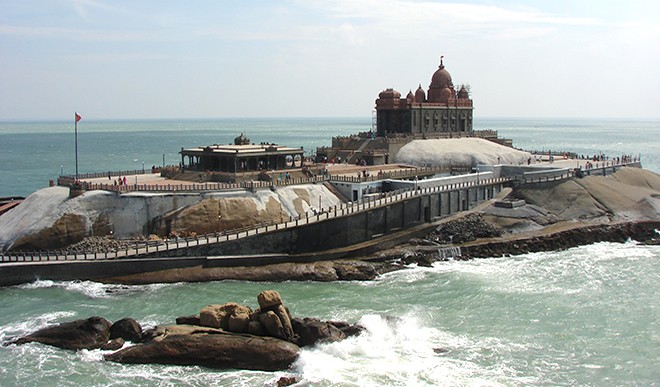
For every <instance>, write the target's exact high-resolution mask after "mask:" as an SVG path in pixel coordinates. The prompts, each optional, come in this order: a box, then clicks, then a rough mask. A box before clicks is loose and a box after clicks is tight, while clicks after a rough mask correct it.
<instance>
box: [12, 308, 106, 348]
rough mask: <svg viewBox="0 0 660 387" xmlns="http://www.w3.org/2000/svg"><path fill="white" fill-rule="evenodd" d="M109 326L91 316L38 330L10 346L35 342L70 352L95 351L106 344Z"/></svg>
mask: <svg viewBox="0 0 660 387" xmlns="http://www.w3.org/2000/svg"><path fill="white" fill-rule="evenodd" d="M110 326H111V324H110V321H108V320H106V319H104V318H103V317H98V316H93V317H90V318H88V319H85V320H76V321H71V322H66V323H61V324H58V325H55V326H52V327H48V328H44V329H40V330H38V331H36V332H33V333H31V334H29V335H27V336H23V337H21V338H19V339H17V340H15V341H13V342H11V343H10V344H17V345H21V344H27V343H34V342H36V343H42V344H47V345H52V346H54V347H58V348H64V349H70V350H79V349H97V348H101V346H103V345H104V344H106V343H107V342H108V339H109V337H110Z"/></svg>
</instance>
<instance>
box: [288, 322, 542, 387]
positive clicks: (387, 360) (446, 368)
mask: <svg viewBox="0 0 660 387" xmlns="http://www.w3.org/2000/svg"><path fill="white" fill-rule="evenodd" d="M359 323H360V324H362V325H363V326H365V327H366V328H367V331H366V332H365V333H363V334H362V335H360V336H358V337H352V338H349V339H346V340H344V341H341V342H337V343H331V344H323V345H319V346H316V347H314V348H311V349H305V350H303V351H302V353H301V355H300V358H299V360H298V361H297V362H296V363H295V365H294V369H295V370H296V371H297V372H298V373H299V374H300V377H301V378H302V380H301V385H342V386H343V385H354V386H376V385H428V386H431V385H433V386H437V385H471V384H477V385H484V386H499V385H503V384H509V383H510V382H511V381H512V380H516V382H518V383H520V382H523V379H521V378H520V377H518V376H516V375H515V372H514V371H513V369H511V368H509V367H506V366H502V365H497V366H494V367H487V366H484V365H483V364H480V363H479V362H476V361H474V359H472V358H471V357H473V355H466V353H471V354H474V353H478V352H480V351H481V350H482V346H483V345H491V346H492V344H493V343H484V342H475V341H474V340H472V339H469V338H467V337H466V336H456V335H453V334H450V333H447V332H443V331H441V330H438V329H436V328H430V327H425V326H423V325H421V324H420V321H419V319H418V318H417V317H415V316H413V315H408V316H404V317H387V316H382V315H366V316H364V317H363V318H362V319H361V320H360V321H359ZM498 345H500V346H503V345H504V344H503V343H498ZM459 351H460V352H461V353H462V354H461V356H455V355H456V352H459ZM466 351H467V352H466ZM474 357H478V356H474ZM525 381H526V382H530V381H531V379H529V378H527V379H525Z"/></svg>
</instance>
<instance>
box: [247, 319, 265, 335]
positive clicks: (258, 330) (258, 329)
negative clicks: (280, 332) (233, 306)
mask: <svg viewBox="0 0 660 387" xmlns="http://www.w3.org/2000/svg"><path fill="white" fill-rule="evenodd" d="M248 333H249V334H251V335H255V336H265V335H266V331H265V330H264V327H263V325H261V323H260V322H259V321H250V322H249V323H248Z"/></svg>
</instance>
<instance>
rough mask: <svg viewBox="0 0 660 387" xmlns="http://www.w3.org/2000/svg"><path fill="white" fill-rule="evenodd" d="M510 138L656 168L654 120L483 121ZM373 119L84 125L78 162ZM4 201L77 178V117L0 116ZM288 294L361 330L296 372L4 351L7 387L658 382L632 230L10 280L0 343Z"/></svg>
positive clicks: (656, 280) (653, 315) (656, 272)
mask: <svg viewBox="0 0 660 387" xmlns="http://www.w3.org/2000/svg"><path fill="white" fill-rule="evenodd" d="M474 124H475V129H492V130H497V131H498V132H499V134H500V136H501V137H507V138H511V139H513V142H514V146H516V147H518V148H521V149H526V150H536V151H539V152H547V151H549V150H552V151H570V152H576V153H578V154H583V155H585V156H593V155H595V154H597V155H600V154H605V155H608V156H611V157H616V156H621V155H632V156H641V160H642V164H643V166H644V167H645V168H647V169H650V170H652V171H654V172H656V173H659V172H660V153H659V152H658V149H660V140H659V138H660V121H657V120H656V121H651V120H648V121H629V120H604V119H601V120H597V119H529V118H482V119H479V118H475V122H474ZM370 129H371V118H370V117H367V118H291V119H284V118H276V119H252V118H250V119H247V118H245V119H196V120H134V121H128V120H124V121H120V120H116V121H94V120H91V119H89V120H87V119H86V118H85V117H84V115H83V120H82V121H80V122H79V125H78V165H79V171H80V173H92V172H107V171H117V170H136V169H142V168H143V165H144V168H146V169H150V168H151V166H159V165H163V164H166V165H171V164H178V163H179V162H180V161H181V159H180V155H179V153H178V152H179V151H180V149H181V147H192V146H200V145H209V144H214V143H229V142H231V141H233V138H234V137H236V136H238V135H239V134H240V133H244V134H245V135H246V136H247V137H249V138H250V139H251V140H252V141H253V142H257V143H259V142H275V143H280V144H284V145H288V146H302V147H303V149H304V150H305V152H306V153H307V154H311V153H313V152H314V150H315V149H316V147H319V146H327V145H330V142H331V138H332V136H337V135H349V134H352V133H357V132H362V131H368V130H370ZM0 166H2V169H1V171H2V173H1V174H0V197H2V196H27V195H29V194H30V193H31V192H33V191H35V190H37V189H40V188H43V187H46V186H48V184H49V180H51V179H56V178H57V176H58V175H60V174H74V173H75V136H74V125H73V122H71V123H67V122H5V123H0ZM266 289H274V290H277V291H279V292H280V294H281V295H282V298H283V300H284V303H285V304H286V305H287V306H288V307H289V309H290V310H291V312H292V314H293V315H294V316H300V317H307V316H311V317H318V318H321V319H324V320H344V321H349V322H359V323H360V324H362V325H364V326H365V327H367V331H366V333H365V334H363V335H361V336H358V337H353V338H349V339H347V340H344V341H342V342H339V343H331V344H323V345H319V346H316V347H314V348H309V349H304V350H303V351H302V353H301V356H300V358H299V359H298V361H297V362H296V363H295V364H294V365H293V367H292V368H291V369H290V370H287V371H281V372H260V371H245V370H214V369H208V368H203V367H194V366H186V367H184V366H166V365H123V364H114V363H109V362H106V361H103V354H104V352H103V351H100V350H93V351H86V350H83V351H78V352H71V351H66V350H61V349H57V348H52V347H48V346H44V345H40V344H27V345H23V346H13V345H10V346H0V386H15V385H16V386H19V385H20V386H74V385H75V386H129V385H130V386H132V385H140V386H143V385H144V386H271V385H274V384H275V383H276V382H277V380H278V379H279V378H280V377H281V376H291V375H294V376H296V377H297V378H298V379H299V382H298V384H297V385H299V386H654V385H659V384H660V366H659V365H660V247H659V246H650V245H643V244H639V243H636V242H633V241H628V242H626V243H597V244H593V245H587V246H580V247H575V248H570V249H566V250H560V251H552V252H543V253H533V254H525V255H520V256H513V257H490V258H487V259H476V260H469V261H461V260H455V261H447V262H437V263H435V264H434V265H433V266H432V267H417V266H415V265H412V266H410V267H408V268H406V269H405V270H401V271H397V272H393V273H388V274H386V275H383V276H381V277H379V278H377V279H376V280H374V281H350V282H332V283H317V282H278V283H273V282H239V281H219V282H207V283H175V284H152V285H141V286H125V285H108V284H100V283H95V282H86V281H84V282H76V281H73V282H53V281H45V280H41V281H37V282H34V283H30V284H24V285H20V286H12V287H5V288H0V342H3V343H6V342H7V341H8V340H10V339H11V338H13V337H17V336H21V335H25V334H27V333H29V332H32V331H34V330H36V329H39V328H43V327H46V326H48V325H50V324H54V323H57V322H64V321H71V320H75V319H81V318H87V317H89V316H93V315H99V316H103V317H105V318H107V319H109V320H111V321H116V320H118V319H121V318H123V317H127V316H129V317H133V318H135V319H136V320H138V321H139V322H140V323H141V324H142V325H143V326H144V327H145V328H149V327H153V326H156V325H162V324H171V323H173V322H174V319H175V318H176V317H178V316H184V315H190V314H195V313H197V312H198V311H199V310H200V309H201V308H202V307H204V306H206V305H208V304H212V303H224V302H230V301H233V302H239V303H243V304H245V305H248V306H251V307H253V308H256V307H257V300H256V295H257V294H258V293H259V292H260V291H262V290H266Z"/></svg>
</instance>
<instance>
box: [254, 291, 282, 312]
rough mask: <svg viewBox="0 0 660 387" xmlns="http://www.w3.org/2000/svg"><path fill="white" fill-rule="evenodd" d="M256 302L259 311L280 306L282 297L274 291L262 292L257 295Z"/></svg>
mask: <svg viewBox="0 0 660 387" xmlns="http://www.w3.org/2000/svg"><path fill="white" fill-rule="evenodd" d="M257 301H258V302H259V308H260V309H261V310H264V309H268V308H271V307H277V306H278V305H282V297H280V293H279V292H277V291H276V290H264V291H263V292H261V293H259V294H258V295H257Z"/></svg>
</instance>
